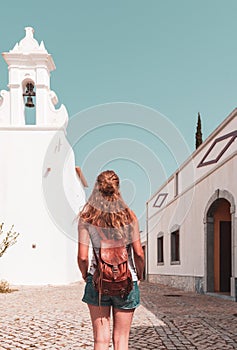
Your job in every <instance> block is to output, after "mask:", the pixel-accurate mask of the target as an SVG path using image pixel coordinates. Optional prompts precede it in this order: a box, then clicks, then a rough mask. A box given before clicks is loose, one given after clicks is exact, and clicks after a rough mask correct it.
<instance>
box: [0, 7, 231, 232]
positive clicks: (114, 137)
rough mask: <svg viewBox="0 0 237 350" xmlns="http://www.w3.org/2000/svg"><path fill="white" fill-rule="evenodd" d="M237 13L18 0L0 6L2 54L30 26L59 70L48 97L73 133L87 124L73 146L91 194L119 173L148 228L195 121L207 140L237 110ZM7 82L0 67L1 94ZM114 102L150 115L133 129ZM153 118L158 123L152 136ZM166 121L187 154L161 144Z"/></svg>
mask: <svg viewBox="0 0 237 350" xmlns="http://www.w3.org/2000/svg"><path fill="white" fill-rule="evenodd" d="M236 13H237V1H236V0H226V1H220V0H199V1H195V0H179V1H176V0H162V1H161V0H149V1H145V0H143V1H141V0H129V1H125V0H120V1H111V0H110V1H109V0H106V1H105V0H100V1H81V0H74V1H73V0H68V1H66V2H64V3H62V4H60V2H59V1H45V0H41V1H39V2H22V1H16V0H13V1H9V2H5V3H1V6H0V50H1V52H3V51H8V50H9V49H12V48H13V46H14V45H15V43H16V42H17V41H20V40H21V39H22V38H23V37H24V27H26V26H32V27H34V29H35V38H36V39H37V40H38V41H39V42H40V41H41V40H43V41H44V43H45V46H46V48H47V50H48V52H49V53H51V54H52V56H53V59H54V61H55V64H56V67H57V69H56V71H55V72H52V76H51V88H52V89H53V90H54V91H55V92H56V94H57V95H58V98H59V101H60V103H63V104H65V106H66V107H67V110H68V112H69V116H70V118H74V121H75V120H77V127H78V128H79V129H80V126H81V125H82V124H83V128H82V129H83V135H82V134H81V132H80V131H78V135H79V134H80V137H79V136H78V138H77V139H75V137H74V141H73V142H72V145H73V147H74V150H75V155H76V162H77V165H81V166H82V168H83V171H84V173H85V176H86V177H87V180H88V182H89V184H90V189H89V191H90V190H91V187H92V186H93V182H94V180H95V176H96V175H97V174H98V172H99V171H100V170H104V169H105V168H108V167H110V168H114V169H115V170H116V171H117V172H118V174H119V175H120V177H121V183H122V184H121V190H122V193H123V196H124V198H125V200H126V201H127V202H128V203H129V205H131V207H132V208H133V209H134V210H135V211H136V212H137V214H138V216H139V218H140V219H141V226H142V228H144V208H145V201H146V200H147V199H148V198H149V197H150V196H151V194H152V193H154V192H155V190H156V189H157V188H158V187H159V186H160V185H161V184H162V182H163V181H164V180H165V179H166V178H167V177H168V176H169V175H171V173H172V172H173V171H174V170H175V169H176V168H177V167H178V165H179V164H180V163H181V162H182V161H183V160H185V158H186V157H187V154H188V153H191V152H192V151H193V150H194V144H195V140H194V134H195V131H196V130H195V129H196V122H197V114H198V112H200V113H201V118H202V126H203V138H204V139H205V138H206V137H207V136H208V135H209V134H210V133H211V132H212V131H213V130H214V129H215V128H216V127H217V126H218V125H219V124H220V123H221V122H222V120H223V119H224V118H225V117H226V116H227V115H228V114H229V113H230V112H231V111H232V110H233V109H234V108H235V107H236V98H237V88H236V79H237V41H236ZM7 74H8V72H7V66H6V64H5V62H4V60H3V59H1V60H0V88H1V89H6V85H7ZM114 102H124V103H127V104H128V110H129V108H130V107H131V104H132V105H136V104H137V105H141V106H146V107H147V112H148V116H147V115H146V113H144V119H143V120H140V121H138V120H137V115H136V111H135V110H134V113H133V112H131V111H130V112H131V113H130V116H131V115H133V116H132V118H131V120H130V125H128V124H127V123H125V121H124V118H122V120H123V121H122V122H121V120H120V115H119V113H116V111H117V107H118V106H119V105H118V104H113V103H114ZM103 104H106V105H107V106H108V107H109V111H110V113H111V125H110V123H108V120H107V119H106V118H104V113H105V114H106V112H105V111H104V110H103V107H101V106H103ZM110 104H112V105H110ZM96 105H99V107H98V108H97V109H96V111H97V112H96V114H94V111H95V107H94V106H96ZM110 107H111V108H110ZM101 108H102V109H101ZM142 108H143V107H142ZM150 109H154V110H156V111H157V113H158V115H159V116H158V117H157V130H158V131H157V130H156V131H157V132H156V133H155V135H154V134H152V132H151V128H149V121H150V120H151V119H150V118H153V117H152V116H150V115H149V113H150ZM84 110H86V112H85V113H84V112H83V111H84ZM90 111H92V114H91V113H90ZM122 112H124V111H122ZM160 116H162V118H163V119H164V120H166V122H167V123H168V124H167V123H166V124H165V123H164V125H166V126H164V127H166V129H167V125H170V127H171V129H175V130H176V136H177V140H178V139H179V137H180V136H181V137H182V140H183V141H182V142H183V147H185V151H183V152H182V154H181V155H177V154H176V152H177V150H174V147H173V146H172V145H170V144H169V141H168V139H166V138H164V139H163V140H162V135H163V134H165V133H166V132H167V130H164V129H162V127H161V125H163V124H162V122H161V119H159V118H160ZM154 118H155V119H156V117H154ZM105 120H107V121H106V123H107V124H106V125H105ZM92 121H93V123H92ZM158 122H160V124H159V123H158ZM116 123H117V124H116ZM168 128H169V126H168ZM155 129H156V127H155ZM87 131H88V132H87ZM74 136H75V135H74ZM69 138H70V133H69ZM70 141H71V140H70ZM138 144H139V146H138ZM179 145H180V143H177V148H178V147H179ZM135 146H136V147H135ZM123 147H124V148H125V150H123V151H122V148H123ZM133 148H134V151H133V152H131V150H133ZM126 149H127V150H129V151H130V152H128V154H127V155H126ZM182 149H183V148H182V147H181V148H180V152H181V150H182ZM136 150H137V151H136ZM102 155H103V156H102ZM106 155H107V157H106ZM113 155H114V157H113ZM144 157H145V158H146V159H144ZM155 158H157V159H158V160H155ZM182 158H183V159H182ZM100 160H101V161H100ZM156 161H157V163H156ZM147 162H148V163H147ZM156 171H157V173H156ZM154 173H155V176H154Z"/></svg>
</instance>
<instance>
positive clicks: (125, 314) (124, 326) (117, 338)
mask: <svg viewBox="0 0 237 350" xmlns="http://www.w3.org/2000/svg"><path fill="white" fill-rule="evenodd" d="M134 310H135V309H131V310H121V309H116V308H114V309H113V344H114V350H128V340H129V333H130V329H131V324H132V319H133V314H134Z"/></svg>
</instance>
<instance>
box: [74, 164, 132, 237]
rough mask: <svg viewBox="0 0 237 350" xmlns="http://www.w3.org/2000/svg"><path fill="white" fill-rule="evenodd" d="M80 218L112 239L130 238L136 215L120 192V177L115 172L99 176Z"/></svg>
mask: <svg viewBox="0 0 237 350" xmlns="http://www.w3.org/2000/svg"><path fill="white" fill-rule="evenodd" d="M79 218H80V221H81V222H84V223H85V224H90V225H93V226H96V227H101V228H102V229H106V230H105V231H106V232H107V233H108V232H109V236H110V238H113V239H120V238H128V234H129V231H130V230H131V225H130V224H132V222H133V221H134V219H135V214H134V213H133V211H132V210H131V209H130V208H129V207H128V206H127V205H126V203H125V202H124V200H123V198H122V196H121V194H120V191H119V177H118V175H117V174H116V173H115V172H114V171H113V170H106V171H103V172H102V173H100V174H99V175H98V177H97V179H96V183H95V185H94V189H93V191H92V193H91V195H90V197H89V199H88V201H87V203H86V204H85V206H84V208H83V209H82V211H81V212H80V213H79Z"/></svg>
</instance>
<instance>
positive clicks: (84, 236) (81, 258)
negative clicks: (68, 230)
mask: <svg viewBox="0 0 237 350" xmlns="http://www.w3.org/2000/svg"><path fill="white" fill-rule="evenodd" d="M89 242H90V238H89V233H88V230H87V229H86V227H85V225H83V224H82V223H81V222H79V224H78V254H77V263H78V266H79V269H80V271H81V274H82V278H83V279H84V280H86V277H87V272H88V266H89V261H88V250H89Z"/></svg>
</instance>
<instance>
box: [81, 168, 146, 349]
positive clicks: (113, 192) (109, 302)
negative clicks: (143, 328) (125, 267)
mask: <svg viewBox="0 0 237 350" xmlns="http://www.w3.org/2000/svg"><path fill="white" fill-rule="evenodd" d="M99 230H102V231H103V234H104V235H105V236H106V237H107V238H110V239H111V238H112V239H113V240H115V241H116V240H121V239H123V240H124V241H125V242H126V248H127V252H128V263H129V269H130V271H131V274H132V279H133V289H132V291H131V292H130V293H129V294H128V295H126V296H124V297H120V296H113V297H110V296H107V295H102V297H101V299H100V300H99V293H98V292H97V290H96V289H95V288H94V286H93V281H92V278H93V274H94V272H95V269H96V263H97V261H98V258H97V257H96V256H95V254H96V255H97V256H98V253H99V246H100V235H99V234H98V231H99ZM78 233H79V239H78V242H79V243H78V266H79V269H80V271H81V273H82V277H83V279H84V280H85V281H86V286H85V292H84V296H83V299H82V300H83V301H84V302H85V303H87V304H88V307H89V311H90V316H91V321H92V326H93V334H94V350H107V349H109V343H110V314H111V310H112V315H113V337H112V338H113V346H114V350H127V349H128V340H129V333H130V328H131V323H132V318H133V314H134V310H135V308H136V307H137V306H138V305H139V303H140V292H139V287H138V284H139V281H140V280H141V278H142V274H143V269H144V254H143V249H142V246H141V241H140V234H139V225H138V220H137V218H136V216H135V214H134V213H133V212H132V210H131V209H129V208H128V206H127V205H126V204H125V202H124V201H123V199H122V197H121V195H120V191H119V178H118V176H117V174H116V173H115V172H114V171H112V170H107V171H104V172H102V173H101V174H100V175H99V176H98V177H97V180H96V183H95V186H94V189H93V191H92V194H91V196H90V197H89V199H88V202H87V203H86V204H85V206H84V208H83V209H82V211H81V212H80V215H79V225H78ZM90 241H91V242H92V246H93V256H92V261H91V263H90V267H89V261H88V248H89V244H90ZM132 251H133V254H132ZM132 255H133V258H132ZM88 269H89V271H88Z"/></svg>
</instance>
